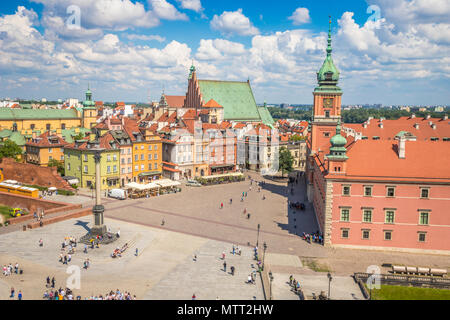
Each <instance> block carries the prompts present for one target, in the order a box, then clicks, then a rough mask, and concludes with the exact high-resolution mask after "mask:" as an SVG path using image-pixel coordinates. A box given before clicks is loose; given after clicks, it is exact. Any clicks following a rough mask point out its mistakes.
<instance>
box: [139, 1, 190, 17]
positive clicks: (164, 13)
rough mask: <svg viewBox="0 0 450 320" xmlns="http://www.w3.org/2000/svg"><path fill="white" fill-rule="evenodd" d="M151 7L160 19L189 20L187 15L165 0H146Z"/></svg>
mask: <svg viewBox="0 0 450 320" xmlns="http://www.w3.org/2000/svg"><path fill="white" fill-rule="evenodd" d="M148 2H149V4H150V5H151V6H152V7H153V11H154V12H155V14H156V16H157V17H158V18H160V19H165V20H185V21H186V20H189V18H188V17H187V15H185V14H184V13H181V12H179V11H178V10H177V9H176V8H175V7H174V6H173V5H172V4H171V3H169V2H167V1H166V0H148Z"/></svg>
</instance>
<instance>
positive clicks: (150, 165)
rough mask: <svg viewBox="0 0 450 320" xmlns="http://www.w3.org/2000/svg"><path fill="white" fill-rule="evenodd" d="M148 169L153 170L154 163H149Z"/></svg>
mask: <svg viewBox="0 0 450 320" xmlns="http://www.w3.org/2000/svg"><path fill="white" fill-rule="evenodd" d="M148 170H149V171H152V164H151V163H149V164H148Z"/></svg>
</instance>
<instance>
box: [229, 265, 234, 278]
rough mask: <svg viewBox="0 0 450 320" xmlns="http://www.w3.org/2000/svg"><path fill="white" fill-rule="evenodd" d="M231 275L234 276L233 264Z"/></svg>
mask: <svg viewBox="0 0 450 320" xmlns="http://www.w3.org/2000/svg"><path fill="white" fill-rule="evenodd" d="M230 269H231V275H232V276H234V266H231V268H230Z"/></svg>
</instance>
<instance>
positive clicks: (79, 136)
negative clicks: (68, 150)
mask: <svg viewBox="0 0 450 320" xmlns="http://www.w3.org/2000/svg"><path fill="white" fill-rule="evenodd" d="M83 139H84V134H83V133H82V132H80V133H79V134H77V135H76V136H75V137H73V141H78V140H83Z"/></svg>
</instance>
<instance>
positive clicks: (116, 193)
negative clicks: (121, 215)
mask: <svg viewBox="0 0 450 320" xmlns="http://www.w3.org/2000/svg"><path fill="white" fill-rule="evenodd" d="M108 197H110V198H114V199H119V200H126V199H127V197H128V194H127V191H126V190H123V189H111V190H109V191H108Z"/></svg>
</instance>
